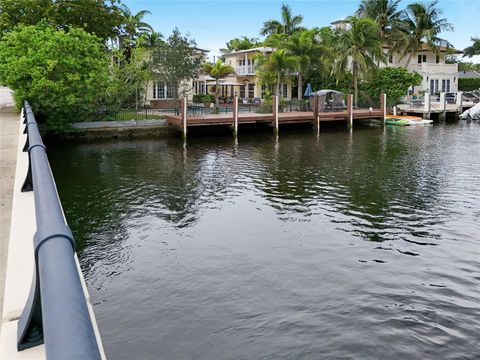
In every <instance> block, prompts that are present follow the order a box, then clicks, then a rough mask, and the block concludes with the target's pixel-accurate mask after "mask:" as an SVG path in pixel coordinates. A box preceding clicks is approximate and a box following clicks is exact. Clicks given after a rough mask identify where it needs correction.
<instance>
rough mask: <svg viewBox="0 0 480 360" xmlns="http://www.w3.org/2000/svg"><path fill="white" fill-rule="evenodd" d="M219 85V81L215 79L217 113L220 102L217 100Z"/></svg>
mask: <svg viewBox="0 0 480 360" xmlns="http://www.w3.org/2000/svg"><path fill="white" fill-rule="evenodd" d="M219 84H220V81H219V80H218V79H217V80H215V107H216V108H217V111H219V109H220V101H219V99H218V86H219Z"/></svg>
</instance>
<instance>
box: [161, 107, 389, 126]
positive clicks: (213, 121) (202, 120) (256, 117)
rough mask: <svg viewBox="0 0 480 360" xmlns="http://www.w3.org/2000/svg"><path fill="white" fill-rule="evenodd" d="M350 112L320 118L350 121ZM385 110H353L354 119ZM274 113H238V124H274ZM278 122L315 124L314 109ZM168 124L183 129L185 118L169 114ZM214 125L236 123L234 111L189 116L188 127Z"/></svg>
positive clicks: (282, 117) (375, 116)
mask: <svg viewBox="0 0 480 360" xmlns="http://www.w3.org/2000/svg"><path fill="white" fill-rule="evenodd" d="M348 116H349V114H348V112H347V111H335V112H322V113H318V118H319V121H320V122H331V121H340V122H342V121H343V122H346V121H348ZM382 118H383V112H382V111H381V110H380V109H374V110H372V111H369V110H368V109H362V110H353V120H354V121H355V120H366V119H382ZM273 122H274V114H273V113H268V114H257V113H239V114H238V125H242V124H261V123H266V124H273ZM278 122H279V124H280V125H282V124H303V123H311V124H314V122H315V116H314V113H313V111H292V112H281V113H279V114H278ZM167 124H169V125H174V126H176V127H178V129H179V130H181V129H182V125H183V120H182V115H167ZM209 125H210V126H213V125H226V126H228V125H234V118H233V113H228V114H210V115H199V116H188V118H187V127H188V128H190V127H197V126H209Z"/></svg>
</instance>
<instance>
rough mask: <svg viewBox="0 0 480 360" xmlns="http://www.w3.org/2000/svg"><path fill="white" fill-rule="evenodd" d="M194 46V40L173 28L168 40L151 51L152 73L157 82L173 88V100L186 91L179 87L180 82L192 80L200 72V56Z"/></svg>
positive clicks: (195, 44)
mask: <svg viewBox="0 0 480 360" xmlns="http://www.w3.org/2000/svg"><path fill="white" fill-rule="evenodd" d="M196 46H197V43H196V42H195V40H194V39H192V38H190V37H189V36H188V35H185V36H184V35H182V34H181V33H180V31H179V30H178V29H177V28H175V29H174V30H173V31H172V34H171V35H170V36H169V37H168V39H167V40H166V41H161V42H160V43H159V44H158V45H157V46H156V48H155V49H154V50H153V55H152V69H153V72H154V74H156V76H157V78H158V79H159V80H161V81H165V82H166V83H167V84H168V85H169V86H173V87H174V89H175V91H174V97H175V100H178V97H179V96H181V95H185V93H186V91H187V89H186V88H185V87H183V86H181V84H182V82H189V81H191V80H193V79H194V78H195V77H196V76H197V74H198V72H199V70H200V63H201V56H200V54H199V53H198V50H197V49H196Z"/></svg>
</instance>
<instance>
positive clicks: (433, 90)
mask: <svg viewBox="0 0 480 360" xmlns="http://www.w3.org/2000/svg"><path fill="white" fill-rule="evenodd" d="M437 93H438V79H430V95H435V94H437Z"/></svg>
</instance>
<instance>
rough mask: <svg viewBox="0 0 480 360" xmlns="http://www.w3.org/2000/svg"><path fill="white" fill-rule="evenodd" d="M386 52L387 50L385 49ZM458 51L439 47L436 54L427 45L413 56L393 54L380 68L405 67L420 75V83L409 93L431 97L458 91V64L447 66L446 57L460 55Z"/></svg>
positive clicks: (423, 45)
mask: <svg viewBox="0 0 480 360" xmlns="http://www.w3.org/2000/svg"><path fill="white" fill-rule="evenodd" d="M385 52H388V49H385ZM461 53H462V52H461V51H460V50H456V49H451V48H446V47H443V46H441V47H439V50H438V52H437V53H435V52H433V51H432V50H431V49H430V48H429V47H428V46H427V44H422V48H421V50H420V51H419V52H417V53H415V54H411V55H410V54H400V53H394V54H391V55H389V56H388V62H387V64H383V65H381V66H391V67H405V68H407V69H408V70H410V71H416V72H417V73H419V74H420V75H422V83H421V84H420V85H419V86H415V87H412V89H410V91H409V92H410V93H411V94H414V93H419V92H421V91H425V92H426V93H429V94H431V95H435V94H438V93H440V92H456V91H458V64H447V63H446V58H447V55H451V54H461Z"/></svg>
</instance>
